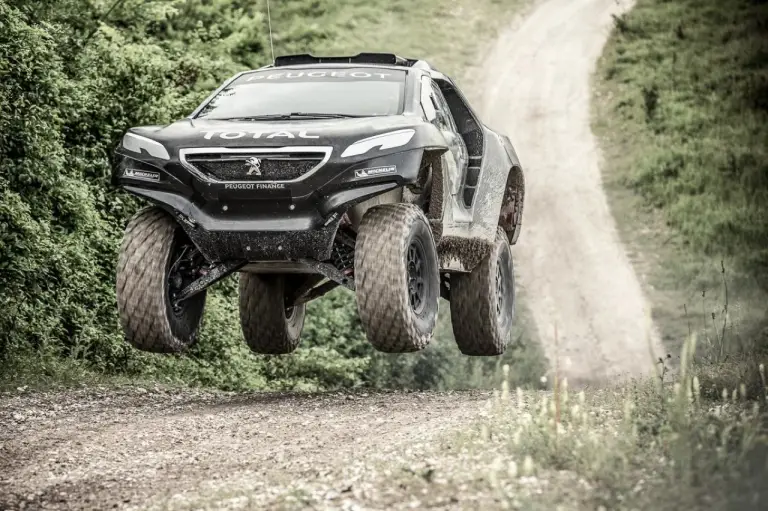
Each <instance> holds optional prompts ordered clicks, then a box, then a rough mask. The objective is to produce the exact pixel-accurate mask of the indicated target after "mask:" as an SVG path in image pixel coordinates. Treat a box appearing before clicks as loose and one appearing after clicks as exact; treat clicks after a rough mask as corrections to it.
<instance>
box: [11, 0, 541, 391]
mask: <svg viewBox="0 0 768 511" xmlns="http://www.w3.org/2000/svg"><path fill="white" fill-rule="evenodd" d="M213 3H214V4H215V9H210V8H209V7H206V5H205V3H200V2H197V1H188V2H178V1H175V2H174V1H172V0H153V1H150V2H143V3H142V2H141V1H134V0H128V1H126V2H121V3H120V5H119V8H118V9H116V10H115V11H113V12H112V13H111V14H110V16H109V17H106V18H102V15H103V14H104V11H105V8H106V7H108V5H105V2H100V1H91V0H66V1H65V2H61V3H57V2H43V4H44V8H42V9H41V10H40V11H35V10H34V7H35V6H34V5H33V4H34V2H27V1H26V0H24V1H21V2H19V4H18V5H19V6H20V7H19V9H20V10H21V12H22V14H19V12H14V10H13V8H11V7H10V6H6V5H5V2H4V1H3V0H0V14H2V15H3V16H4V17H6V16H7V19H8V20H10V22H11V23H10V26H11V28H12V29H13V30H14V32H13V35H14V38H11V39H14V41H21V43H18V44H19V45H18V47H17V46H15V45H16V44H17V42H14V41H11V39H9V40H5V39H3V38H1V37H0V51H2V52H3V53H0V55H4V54H5V52H7V53H8V54H9V55H13V56H15V55H22V56H23V57H24V58H25V59H27V60H28V61H27V60H25V61H24V64H25V66H26V67H25V66H21V65H20V66H19V67H18V68H19V69H25V70H26V69H27V68H29V69H30V71H29V72H27V73H26V74H23V76H22V75H21V74H20V76H19V77H18V80H15V81H14V80H9V81H8V83H9V85H8V86H7V90H5V89H3V90H0V94H1V95H0V100H2V99H3V98H5V97H9V98H16V97H19V96H23V97H25V98H26V97H27V96H29V98H27V99H28V100H29V101H39V102H42V103H41V107H44V106H45V101H49V100H50V103H51V105H49V106H50V108H51V109H52V110H51V111H54V112H58V110H56V109H57V108H60V109H61V111H60V112H58V114H57V115H46V117H45V118H46V119H53V120H54V121H56V122H54V123H52V124H51V125H46V124H44V123H43V120H41V121H40V123H39V124H40V126H37V125H35V124H34V123H31V122H30V123H28V124H25V125H23V126H21V127H18V129H11V128H8V129H7V130H6V131H7V132H12V131H13V132H17V131H18V132H20V133H22V135H23V136H20V140H18V141H17V140H12V141H11V142H13V144H17V145H18V146H20V147H25V144H29V145H30V146H33V145H34V146H35V147H41V148H42V149H41V151H40V152H45V158H42V156H41V157H40V158H41V159H43V160H44V162H43V163H44V164H45V165H43V163H41V162H38V161H35V160H34V157H36V156H35V154H36V153H32V152H31V151H27V154H31V155H32V156H30V157H29V161H26V160H24V159H19V158H16V157H14V156H13V155H12V154H11V155H10V156H8V157H7V159H6V155H5V154H4V153H2V154H0V170H3V171H5V170H6V168H7V169H8V170H9V171H8V173H7V174H4V173H3V172H0V260H3V262H2V263H0V269H3V270H6V269H7V270H9V271H8V272H7V273H6V272H3V274H2V275H0V308H2V309H4V310H7V311H8V312H7V313H6V314H4V317H2V318H0V387H2V386H5V387H10V388H15V387H20V386H25V385H31V386H35V385H37V386H49V385H52V384H58V383H63V384H67V385H73V384H77V383H81V382H86V383H88V382H90V383H100V382H103V381H104V379H105V378H106V379H107V380H115V381H123V380H148V381H156V382H162V383H166V384H172V385H178V384H187V385H202V386H214V387H219V388H224V389H246V388H248V389H250V388H276V389H287V388H290V389H301V390H313V389H322V388H334V387H355V386H360V385H370V386H396V387H414V386H417V387H426V388H445V387H456V386H459V387H474V386H479V385H485V384H486V383H485V382H486V381H487V378H486V377H487V375H488V374H492V373H493V366H494V365H495V363H496V361H478V360H470V359H467V358H466V357H462V356H460V355H459V354H458V350H457V348H456V347H455V344H454V343H453V339H452V336H451V332H450V325H449V317H450V315H449V312H448V309H447V307H445V305H447V304H445V303H443V304H441V305H442V306H441V324H440V328H439V331H438V335H437V338H436V339H435V342H434V343H433V345H432V346H431V347H430V348H429V349H428V350H426V351H425V352H423V353H421V354H418V355H410V356H399V357H398V356H387V355H383V354H379V353H374V352H372V350H371V349H370V348H369V347H368V345H367V344H366V341H365V339H364V338H363V337H362V331H361V328H360V325H359V322H358V321H357V317H356V311H355V306H354V300H353V298H352V295H351V294H349V293H347V292H344V291H338V292H336V293H334V294H332V295H331V296H329V297H327V298H325V299H323V300H321V301H318V302H316V303H313V304H311V307H310V311H309V314H308V315H309V317H308V320H307V324H306V326H305V335H304V338H303V343H302V346H301V347H300V348H299V351H298V352H297V353H296V354H295V355H293V356H291V357H256V356H254V355H252V354H251V353H250V352H249V351H248V350H247V348H246V347H245V346H244V343H243V342H242V337H241V334H240V332H239V320H238V317H237V310H236V305H237V304H236V300H237V297H236V291H235V287H234V286H233V285H232V282H231V279H230V281H229V282H225V283H223V285H220V286H219V287H218V289H216V290H215V291H213V292H212V293H210V295H209V299H208V305H207V308H208V310H207V313H206V317H205V320H204V327H203V332H202V338H201V341H200V342H199V343H198V345H197V346H196V347H194V348H193V350H192V351H191V352H190V353H189V354H188V356H185V357H173V356H159V355H146V354H142V353H138V352H136V351H135V350H133V349H131V348H130V347H127V346H126V345H125V343H123V341H122V340H121V338H120V333H119V330H118V324H117V320H116V317H115V310H116V307H115V304H114V293H113V289H114V281H113V279H114V276H113V270H114V268H113V266H114V260H115V259H116V255H115V252H116V247H117V244H118V243H119V237H120V234H121V229H122V226H123V225H124V223H125V219H126V218H127V217H128V216H129V215H130V214H131V212H132V209H134V208H135V206H136V202H135V201H133V200H132V199H130V198H126V196H125V195H124V194H117V193H115V191H114V189H112V188H110V186H109V185H108V184H107V179H105V177H104V176H105V175H106V174H107V172H108V169H107V159H108V153H109V151H110V149H111V148H110V142H109V139H110V137H112V138H115V137H118V136H119V133H120V132H121V130H123V129H124V128H125V127H126V126H130V125H136V124H150V123H153V124H154V123H163V122H168V121H170V120H172V119H173V118H176V117H177V116H179V115H185V114H186V113H188V111H189V110H190V109H191V108H190V105H194V104H195V102H196V101H197V100H198V99H201V98H202V96H203V95H204V93H205V92H206V90H209V89H210V88H213V87H215V86H216V85H217V84H218V83H219V82H220V81H221V80H223V79H224V78H226V77H228V76H230V75H231V74H232V73H233V72H235V71H238V70H240V69H243V68H247V67H256V66H259V65H263V64H265V63H266V62H268V61H269V58H270V57H269V55H270V47H269V42H268V39H267V36H266V32H267V23H266V19H265V17H264V12H262V11H263V9H262V8H261V7H260V5H261V2H259V3H254V4H252V5H251V4H248V3H243V2H238V1H236V0H216V1H215V2H213ZM107 4H108V2H107ZM246 4H247V5H246ZM274 4H275V3H274V2H273V6H272V29H273V35H274V49H275V52H276V53H277V54H286V53H299V52H312V53H315V54H326V55H328V54H353V53H357V52H360V51H366V50H367V51H392V52H396V53H399V54H403V55H408V56H417V57H421V58H425V59H427V60H429V61H430V62H432V63H433V64H435V65H436V66H438V67H439V68H440V69H442V70H444V71H446V72H448V73H450V74H452V75H454V76H456V77H457V78H458V81H459V83H460V84H463V83H465V80H466V82H467V83H468V84H470V85H469V86H470V87H471V68H472V65H474V64H476V60H477V58H478V56H482V54H483V50H484V48H485V47H486V45H488V44H490V43H491V42H492V41H493V39H494V38H495V36H496V34H497V32H498V30H499V29H500V28H501V27H502V26H504V25H505V24H506V23H508V22H509V20H510V19H511V18H512V16H513V15H514V14H515V13H516V12H517V11H518V10H519V9H520V8H521V7H522V6H523V5H525V4H526V2H525V1H524V0H479V1H474V2H470V1H468V0H459V1H449V0H439V1H436V2H431V3H428V4H424V3H423V2H416V1H415V0H395V1H392V2H386V3H371V2H365V1H362V0H345V1H343V2H339V1H330V0H321V1H296V2H280V3H277V5H274ZM67 6H69V7H67ZM25 9H26V11H25ZM33 11H34V16H30V15H28V14H29V12H33ZM24 12H26V13H27V14H24ZM137 12H140V13H141V16H138V17H137V16H134V14H135V13H137ZM25 16H26V17H25ZM5 19H6V18H3V20H5ZM40 20H43V21H45V23H41V22H40ZM95 20H96V21H98V23H96V22H95ZM91 25H93V27H91ZM134 25H135V26H134ZM91 31H92V32H91ZM70 32H75V33H76V36H75V37H74V42H73V44H75V45H77V44H79V43H80V42H81V41H79V40H78V37H79V36H78V35H77V32H82V34H83V39H84V38H85V37H86V36H87V35H88V34H90V37H91V38H90V39H89V44H88V45H85V46H84V47H83V48H82V49H78V51H79V53H78V52H75V53H74V54H73V55H68V54H67V55H65V57H66V58H67V59H70V60H69V61H67V62H66V63H67V65H68V66H69V68H67V67H66V66H64V64H63V62H62V61H61V60H60V59H59V58H58V56H57V53H58V51H59V50H57V49H56V46H57V45H61V46H62V47H64V46H72V45H70V44H68V43H67V37H70ZM27 39H28V40H27ZM25 45H26V46H25ZM35 45H38V46H35ZM27 46H29V47H31V48H32V49H33V50H34V51H27ZM43 50H46V51H48V52H49V53H45V52H43ZM81 65H82V67H83V70H82V71H75V72H72V75H71V76H70V75H68V73H70V69H71V68H78V66H81ZM57 66H59V67H61V69H59V68H58V67H57ZM51 69H54V70H55V71H56V72H53V71H51ZM93 69H95V70H96V71H92V70H93ZM35 73H37V75H36V74H35ZM38 75H39V76H38ZM30 77H31V78H30ZM14 78H16V77H15V76H14ZM35 80H40V83H37V82H35ZM45 80H47V81H45ZM142 80H145V81H142ZM49 89H50V90H49ZM38 90H42V91H44V93H45V94H44V93H40V92H36V91H38ZM94 91H99V92H98V94H96V93H94ZM468 92H469V93H470V95H476V94H477V92H476V91H475V92H474V94H473V91H472V90H469V91H468ZM35 94H37V96H35ZM46 94H47V95H48V96H50V98H49V97H48V96H46ZM24 95H27V96H24ZM38 96H39V97H38ZM198 96H199V97H198ZM40 97H42V98H43V99H42V100H41V99H40ZM27 99H25V100H27ZM0 104H7V105H13V104H19V105H22V104H24V102H23V101H9V102H7V103H4V102H3V101H0ZM62 105H63V106H62ZM93 105H98V111H95V112H92V111H90V109H91V108H93ZM2 108H3V109H5V108H6V107H5V106H3V107H2ZM0 114H1V115H0V127H2V126H6V125H8V126H12V127H13V126H15V125H13V124H12V123H13V122H16V121H15V119H18V118H19V117H20V114H17V113H15V112H14V111H13V110H10V109H9V113H8V114H7V115H6V112H4V111H3V110H2V109H0ZM33 128H34V129H38V131H39V132H35V131H34V129H33ZM28 132H29V133H28ZM51 134H54V135H51ZM65 134H66V136H65ZM36 137H37V138H36ZM41 137H42V139H43V140H46V141H48V142H51V143H50V144H49V145H48V146H43V144H41V143H40V142H39V140H40V139H41ZM46 137H47V138H46ZM48 138H51V140H48ZM56 138H58V139H60V140H54V139H56ZM94 140H97V142H94ZM115 140H116V138H115ZM13 144H11V143H10V142H9V143H8V144H7V146H8V147H13ZM9 154H10V153H9ZM54 156H55V157H54ZM65 162H66V165H65ZM29 169H35V170H34V173H35V174H36V175H37V177H36V178H35V179H39V180H40V181H41V182H45V186H41V185H40V184H39V183H37V181H35V180H34V179H32V180H31V181H30V179H28V178H27V177H25V176H27V173H30V172H31V171H30V170H29ZM6 175H7V176H11V178H12V179H9V180H8V181H9V183H6V181H5V176H6ZM16 176H21V177H20V178H19V179H16ZM47 177H50V183H49V182H46V181H45V179H46V178H47ZM6 185H7V186H8V188H9V191H8V193H6V190H5V188H6ZM74 199H77V200H74ZM54 205H56V206H54ZM6 225H8V226H10V228H9V232H6V230H5V227H6ZM16 232H20V233H23V235H22V236H21V237H20V238H17V235H16ZM54 248H55V250H54ZM52 254H56V255H55V256H54V255H52ZM6 275H7V276H9V279H8V280H7V281H6V280H3V279H5V277H6ZM31 303H35V304H36V305H35V307H34V308H33V307H31V306H30V305H29V304H31ZM519 310H520V311H521V314H519V316H522V318H521V321H519V322H518V324H521V325H522V326H521V328H522V329H523V334H522V335H521V338H520V339H517V340H518V341H520V340H525V339H527V333H526V332H527V330H528V329H527V328H526V327H525V324H526V320H525V317H526V314H525V311H524V306H523V307H519ZM529 346H531V343H523V344H522V347H520V346H516V347H513V348H511V349H510V351H509V353H508V355H507V356H505V358H504V362H508V363H512V364H514V365H517V364H515V362H516V361H517V360H521V359H522V360H524V362H522V363H521V364H519V365H521V366H523V367H525V368H529V370H530V372H531V374H534V375H537V374H540V372H541V371H540V370H539V369H538V368H539V367H540V365H536V364H538V363H539V362H538V360H539V357H540V354H539V353H538V352H537V351H536V348H535V346H531V348H530V349H529V348H528V347H529ZM486 362H487V363H486ZM526 378H529V375H528V373H521V374H520V380H519V383H521V384H522V383H525V381H526V380H525V379H526Z"/></svg>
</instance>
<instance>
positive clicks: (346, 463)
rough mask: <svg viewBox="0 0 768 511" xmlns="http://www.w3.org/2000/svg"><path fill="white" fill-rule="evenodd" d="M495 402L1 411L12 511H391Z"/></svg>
mask: <svg viewBox="0 0 768 511" xmlns="http://www.w3.org/2000/svg"><path fill="white" fill-rule="evenodd" d="M485 399H487V393H466V392H465V393H446V394H441V393H353V394H340V393H334V394H326V395H317V394H315V395H306V396H302V395H295V394H292V395H289V394H252V395H242V394H241V395H234V394H225V393H215V392H194V391H189V390H180V391H171V390H167V389H144V388H137V387H127V388H122V389H113V388H102V389H88V390H82V391H74V392H73V391H67V392H61V393H52V394H27V393H24V392H19V393H16V394H15V395H12V396H4V397H2V398H0V509H94V510H104V509H112V508H120V509H200V508H209V509H241V508H243V507H247V508H248V509H295V508H302V507H304V503H306V502H310V503H312V506H311V507H313V508H317V507H318V506H319V507H320V508H331V509H339V508H343V507H344V506H345V505H351V504H352V503H354V502H358V503H359V502H365V503H366V504H365V505H366V507H368V506H370V505H374V506H375V508H376V509H389V508H392V507H393V506H394V507H397V506H398V505H401V504H402V503H403V502H404V503H405V504H406V505H407V503H408V502H409V501H410V500H411V498H410V496H409V495H407V494H404V492H403V491H402V489H400V488H398V487H396V486H393V487H386V486H384V487H381V486H380V485H378V484H374V480H375V478H377V477H380V476H381V475H382V474H381V471H382V470H384V469H386V467H391V470H392V471H393V472H401V471H402V470H403V467H407V465H408V459H409V456H408V455H409V453H412V452H414V451H418V450H420V449H424V448H426V447H427V446H428V444H430V443H431V442H433V441H434V439H435V438H439V437H440V436H441V435H444V434H446V433H447V432H449V431H451V430H454V429H457V428H460V427H461V426H463V425H466V424H467V423H468V422H469V421H470V420H472V419H473V418H476V417H477V414H478V411H479V410H480V408H481V405H482V404H483V403H484V401H485Z"/></svg>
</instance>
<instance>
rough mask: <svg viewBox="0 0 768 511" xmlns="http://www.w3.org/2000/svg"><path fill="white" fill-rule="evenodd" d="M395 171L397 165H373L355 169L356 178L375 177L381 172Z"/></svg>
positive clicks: (389, 172) (392, 172)
mask: <svg viewBox="0 0 768 511" xmlns="http://www.w3.org/2000/svg"><path fill="white" fill-rule="evenodd" d="M395 172H397V166H395V165H389V166H387V167H373V168H370V169H357V170H356V171H355V177H356V178H365V177H375V176H380V175H382V174H394V173H395Z"/></svg>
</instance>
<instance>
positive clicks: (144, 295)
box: [116, 207, 206, 353]
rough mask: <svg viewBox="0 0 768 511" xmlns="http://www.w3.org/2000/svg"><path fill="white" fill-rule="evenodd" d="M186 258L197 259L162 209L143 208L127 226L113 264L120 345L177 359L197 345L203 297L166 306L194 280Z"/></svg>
mask: <svg viewBox="0 0 768 511" xmlns="http://www.w3.org/2000/svg"><path fill="white" fill-rule="evenodd" d="M189 254H196V255H197V258H198V259H200V258H201V257H202V256H200V255H199V252H197V251H196V249H195V248H194V247H193V246H192V244H191V243H190V242H189V239H188V238H187V237H186V234H184V231H183V230H182V229H181V227H180V226H179V225H178V224H177V223H176V222H175V221H174V220H173V218H171V217H170V216H169V215H168V214H167V213H166V212H165V211H163V210H162V209H160V208H157V207H150V208H145V209H143V210H141V211H139V212H138V213H136V215H134V217H133V218H132V219H131V221H130V222H129V223H128V226H127V227H126V229H125V235H124V237H123V243H122V246H121V247H120V256H119V259H118V263H117V289H116V292H117V310H118V314H119V316H120V324H121V326H122V328H123V332H124V333H125V339H126V340H127V341H128V342H129V343H130V344H131V345H133V346H134V347H135V348H137V349H140V350H142V351H149V352H154V353H178V352H181V351H184V350H186V349H187V348H189V347H190V346H191V345H192V344H194V343H195V341H196V340H197V332H198V328H199V326H200V321H201V320H202V317H203V310H204V308H205V295H206V293H205V291H203V292H201V293H200V294H197V295H195V296H192V297H190V298H188V299H187V300H185V301H183V302H182V303H180V304H179V305H178V306H177V307H173V306H172V304H171V292H172V291H173V290H174V289H176V288H181V287H183V286H184V285H185V284H188V283H189V282H190V281H191V280H193V279H194V275H190V274H189V272H190V271H193V270H194V269H195V268H194V264H193V263H194V262H196V261H193V260H189V261H186V260H185V259H184V258H185V256H189ZM182 261H184V262H185V263H186V266H187V267H186V273H182V272H181V271H180V265H181V264H183V263H182Z"/></svg>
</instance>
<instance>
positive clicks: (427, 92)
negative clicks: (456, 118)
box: [421, 76, 456, 131]
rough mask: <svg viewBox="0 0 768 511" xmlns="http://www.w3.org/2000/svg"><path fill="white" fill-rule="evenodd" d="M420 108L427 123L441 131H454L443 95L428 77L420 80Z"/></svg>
mask: <svg viewBox="0 0 768 511" xmlns="http://www.w3.org/2000/svg"><path fill="white" fill-rule="evenodd" d="M421 107H422V109H424V114H425V115H426V117H427V120H428V121H429V122H431V123H432V124H434V125H435V126H437V127H438V128H440V129H441V130H443V131H456V127H455V126H454V125H453V119H452V118H451V115H450V112H449V111H448V104H447V103H446V101H445V98H444V97H443V94H442V93H441V92H440V89H439V88H438V86H437V85H436V84H435V82H433V81H432V80H431V79H430V78H429V77H428V76H425V77H423V78H422V79H421Z"/></svg>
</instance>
